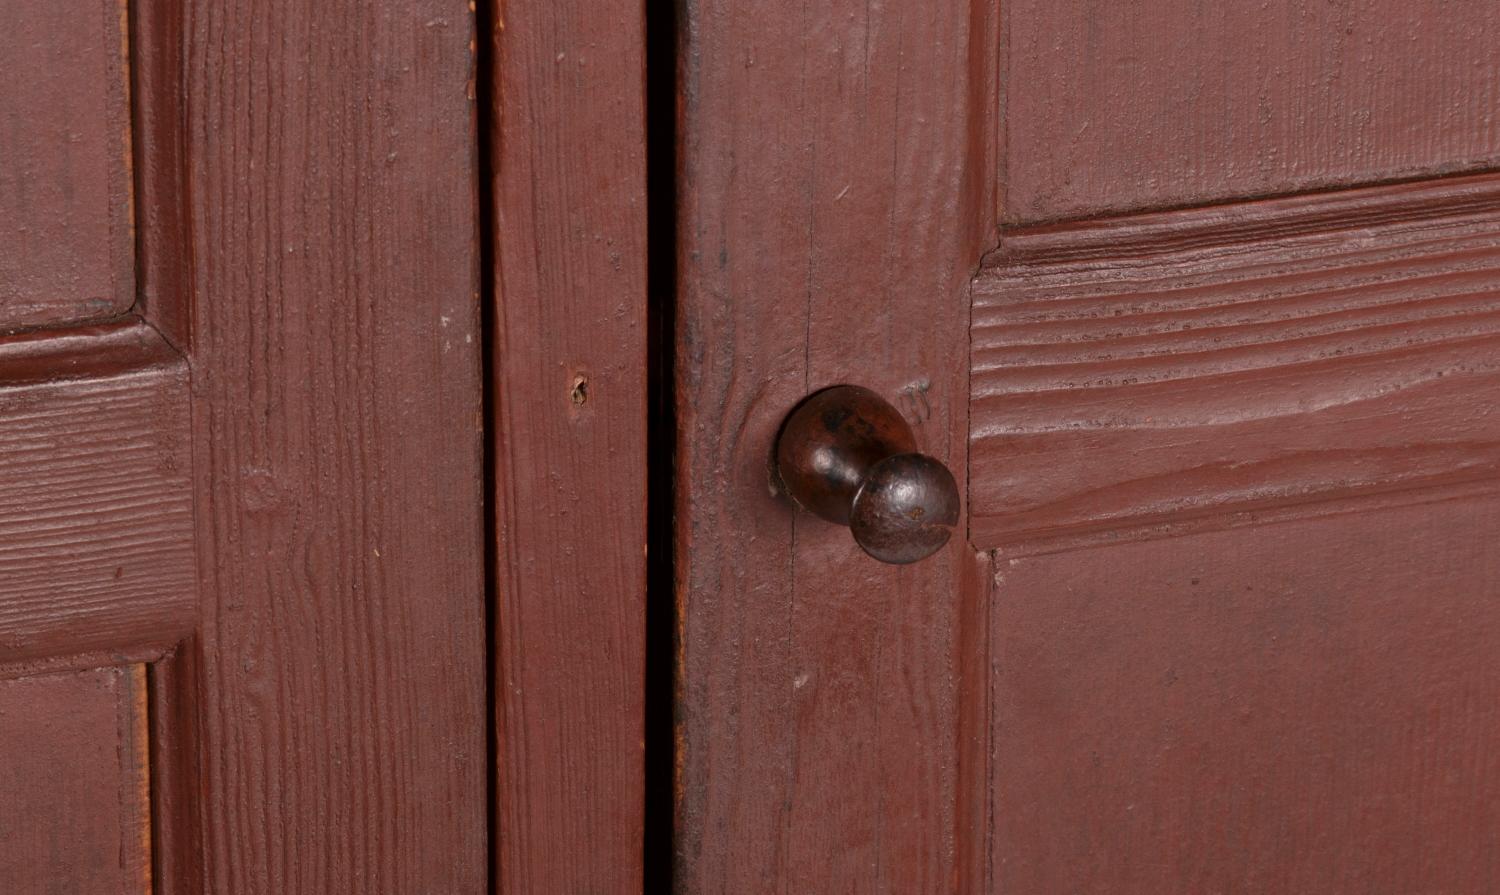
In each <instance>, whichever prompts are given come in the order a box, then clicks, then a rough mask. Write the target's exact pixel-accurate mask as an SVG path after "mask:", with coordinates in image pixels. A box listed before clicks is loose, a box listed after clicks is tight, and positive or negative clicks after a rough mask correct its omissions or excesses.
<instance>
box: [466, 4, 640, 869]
mask: <svg viewBox="0 0 1500 895" xmlns="http://www.w3.org/2000/svg"><path fill="white" fill-rule="evenodd" d="M496 15H497V16H503V18H504V22H503V27H502V23H500V22H498V21H497V22H496V27H495V30H494V32H493V34H491V35H489V36H488V38H489V39H491V40H493V42H494V44H493V57H492V58H493V60H494V67H493V70H492V73H491V74H492V89H493V90H494V95H493V97H491V99H492V103H491V105H490V108H489V109H488V110H487V111H488V113H489V126H490V127H491V128H492V131H491V135H490V148H491V157H490V159H489V161H490V163H491V170H492V171H493V172H494V181H493V203H494V204H493V208H492V209H488V211H492V212H493V214H494V224H495V226H494V228H493V233H494V240H495V242H494V246H493V249H494V258H495V269H494V271H493V275H494V278H495V279H494V284H495V288H494V298H495V306H494V313H495V318H496V332H495V339H496V341H495V344H494V364H495V366H494V378H493V380H492V381H491V386H492V388H493V389H494V395H495V401H494V414H493V416H492V418H491V424H492V425H493V427H494V431H495V436H494V437H495V445H496V451H495V463H496V469H495V487H496V493H495V507H496V513H497V520H496V522H497V525H496V536H497V550H496V559H497V565H496V568H495V574H496V576H497V594H496V597H497V600H498V612H497V614H496V618H495V645H496V656H495V688H494V694H495V700H496V706H495V711H496V723H497V736H496V741H497V749H498V754H497V755H496V756H495V757H494V761H495V763H496V774H497V777H496V782H497V791H496V799H497V804H496V806H495V817H496V822H497V827H498V829H497V833H496V835H497V836H498V839H497V841H496V843H495V855H496V858H497V861H498V866H497V867H496V868H495V875H496V877H495V878H496V882H497V886H498V891H501V892H506V893H511V892H515V893H521V892H601V893H602V892H621V893H625V892H639V891H641V886H642V874H643V869H642V848H643V835H644V831H643V824H644V822H645V821H644V818H643V808H644V798H645V796H644V791H643V786H642V778H643V772H644V754H643V753H644V746H645V744H644V741H643V738H644V736H645V731H644V728H643V724H644V721H643V713H644V696H645V691H644V671H645V610H646V602H645V601H646V578H645V576H646V475H647V474H646V425H647V418H646V400H647V398H646V339H647V329H646V325H647V324H646V136H645V107H644V95H643V93H644V88H645V83H644V78H645V60H644V58H643V53H644V35H643V33H642V32H643V27H644V24H645V23H644V19H643V18H642V16H641V10H640V5H639V4H636V3H619V2H600V0H586V2H578V0H566V2H559V0H534V2H530V0H529V2H522V3H517V2H511V3H506V4H503V5H502V6H501V7H499V8H498V9H497V10H496ZM664 821H665V818H658V819H657V821H656V822H658V823H662V822H664Z"/></svg>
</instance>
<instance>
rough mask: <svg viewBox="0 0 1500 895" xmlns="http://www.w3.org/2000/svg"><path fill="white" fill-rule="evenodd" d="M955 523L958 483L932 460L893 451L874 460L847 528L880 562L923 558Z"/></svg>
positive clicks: (944, 539) (937, 546) (942, 541)
mask: <svg viewBox="0 0 1500 895" xmlns="http://www.w3.org/2000/svg"><path fill="white" fill-rule="evenodd" d="M957 524H958V483H957V482H956V481H954V480H953V474H952V473H951V472H949V471H948V468H947V467H946V466H944V465H943V464H942V463H939V462H938V461H937V460H934V459H933V458H931V457H928V456H926V455H923V454H897V455H895V456H893V457H887V458H886V459H884V460H882V461H880V462H879V463H877V464H875V467H874V468H873V469H871V470H870V473H869V475H867V476H866V477H865V480H864V484H863V485H861V486H860V489H859V492H858V493H857V494H855V495H854V505H853V507H852V508H851V511H850V513H849V529H850V530H851V531H852V532H853V533H854V540H855V542H856V543H858V544H859V546H860V547H861V548H863V549H864V551H865V552H866V553H868V554H870V555H871V556H873V557H874V558H876V559H878V560H880V561H881V562H887V563H895V564H898V565H899V564H905V563H912V562H916V561H917V560H919V559H926V558H927V557H929V556H931V555H932V554H934V553H936V552H937V551H938V550H939V549H941V548H942V546H943V545H944V544H946V543H948V538H949V536H950V535H952V534H953V527H954V526H955V525H957Z"/></svg>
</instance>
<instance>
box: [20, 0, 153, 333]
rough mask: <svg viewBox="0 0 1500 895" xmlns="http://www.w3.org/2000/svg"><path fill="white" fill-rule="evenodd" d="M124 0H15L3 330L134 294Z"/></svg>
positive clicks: (106, 308) (73, 315)
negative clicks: (41, 0)
mask: <svg viewBox="0 0 1500 895" xmlns="http://www.w3.org/2000/svg"><path fill="white" fill-rule="evenodd" d="M125 54H126V38H125V7H124V3H123V2H122V0H80V2H75V3H15V4H10V5H8V6H7V8H6V16H5V27H4V28H3V29H0V69H3V70H4V71H6V72H8V73H9V75H10V76H9V77H8V78H7V79H6V86H5V89H4V90H3V91H0V332H6V331H14V330H18V329H22V328H25V327H33V326H42V325H46V324H57V323H61V322H66V321H84V320H96V319H101V318H105V317H111V316H114V315H116V314H119V313H122V312H123V311H125V310H126V309H127V308H129V307H130V305H131V303H132V302H133V301H134V300H135V281H134V276H133V273H132V266H133V260H132V259H133V252H134V241H133V237H132V233H131V209H130V107H129V98H128V89H127V74H126V64H125V58H126V55H125Z"/></svg>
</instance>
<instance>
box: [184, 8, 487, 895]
mask: <svg viewBox="0 0 1500 895" xmlns="http://www.w3.org/2000/svg"><path fill="white" fill-rule="evenodd" d="M184 13H185V15H186V19H185V20H184V21H185V24H184V26H183V29H182V33H183V35H184V38H185V41H186V45H185V46H186V49H185V51H184V53H183V59H184V67H183V77H184V79H185V81H184V86H183V89H184V91H185V95H186V102H185V104H184V106H183V108H184V109H185V110H186V111H185V116H186V117H185V118H184V127H185V132H184V137H183V139H184V143H185V146H186V151H185V153H184V154H183V158H185V159H186V160H187V169H186V171H185V173H184V177H185V182H186V185H187V189H186V190H185V195H186V196H187V197H188V199H189V201H190V204H189V206H188V211H189V215H188V222H189V224H190V232H191V235H192V246H191V254H190V255H189V256H188V257H190V258H191V261H192V267H191V284H192V287H193V289H192V294H193V295H194V297H195V300H196V304H195V307H194V308H193V309H192V313H191V314H190V315H187V316H186V317H185V318H184V319H187V320H190V321H191V325H192V327H193V331H192V334H191V344H192V358H193V385H194V389H195V401H194V421H195V431H196V436H197V454H196V456H197V462H196V464H195V467H196V468H195V472H196V479H197V486H198V490H197V498H198V499H197V514H198V516H197V518H198V525H199V529H198V530H199V533H200V550H201V551H202V561H201V563H200V569H201V575H202V577H201V580H202V588H203V594H204V607H203V612H204V618H203V624H202V628H201V631H200V633H199V636H198V637H197V638H195V639H194V640H193V641H192V642H191V643H190V644H189V645H188V646H187V647H186V649H188V650H190V651H191V655H188V656H185V657H182V659H181V661H180V662H179V664H178V665H177V666H176V670H175V671H174V674H176V675H177V681H176V682H175V684H174V686H175V687H177V688H178V689H177V690H176V691H175V692H174V694H173V696H172V698H171V699H170V700H169V702H168V705H169V706H170V707H171V709H172V710H173V711H176V712H182V713H192V714H195V715H196V718H197V721H198V723H199V724H200V727H199V730H198V731H197V736H198V737H199V738H200V739H199V746H198V748H197V749H195V750H194V751H193V752H192V754H193V755H194V756H196V760H197V761H198V762H199V767H200V768H201V778H200V781H199V787H200V788H199V792H198V795H199V796H200V798H199V804H198V806H197V809H196V810H197V811H198V817H199V830H200V831H201V835H202V846H201V847H202V853H201V856H200V860H199V863H200V864H201V865H202V867H203V874H204V877H205V880H204V889H205V890H206V891H211V892H224V893H241V892H245V893H248V892H275V893H286V895H294V893H316V895H344V893H373V892H400V893H434V895H438V893H441V895H456V893H480V892H485V891H487V873H486V869H485V864H486V807H485V802H486V790H487V787H486V778H487V769H486V765H487V757H486V734H485V719H486V715H487V712H486V709H485V658H484V641H485V634H484V582H483V576H484V568H483V566H484V560H483V557H484V546H483V515H482V514H483V476H482V470H481V464H482V441H481V432H482V425H483V420H482V413H481V404H480V396H481V382H480V352H479V349H480V330H479V306H478V301H477V294H478V263H477V253H476V250H475V244H476V232H475V221H476V217H477V216H476V207H475V204H476V200H475V186H476V182H475V171H476V159H475V148H474V147H475V125H474V119H475V107H474V102H473V98H472V95H471V89H472V83H471V79H472V77H473V74H474V69H473V65H474V63H473V55H472V40H473V37H474V31H473V20H472V14H471V11H470V9H469V7H468V4H467V3H466V2H465V0H418V2H409V0H408V2H378V3H371V2H367V0H332V2H330V0H320V2H312V0H272V2H258V3H248V2H245V3H223V2H218V0H190V2H186V3H185V4H184ZM177 748H179V749H180V748H181V744H178V746H177ZM179 754H181V753H180V752H179ZM180 794H181V790H178V791H176V792H175V793H174V798H175V797H176V796H177V795H180ZM175 804H176V806H177V807H176V809H175V810H179V811H180V810H187V809H186V807H185V806H184V805H183V804H182V803H181V802H176V803H175ZM177 841H178V842H179V843H182V842H188V841H190V840H189V839H183V838H179V839H178V840H177Z"/></svg>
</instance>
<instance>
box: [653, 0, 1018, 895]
mask: <svg viewBox="0 0 1500 895" xmlns="http://www.w3.org/2000/svg"><path fill="white" fill-rule="evenodd" d="M992 15H993V4H991V3H988V2H977V0H976V2H973V3H970V2H965V0H959V2H932V0H902V2H895V3H885V4H874V5H867V6H864V7H862V8H860V9H857V10H853V9H849V8H847V7H840V6H838V5H836V4H800V3H793V2H779V0H778V2H769V3H753V4H746V3H740V4H726V3H713V2H690V3H687V4H685V5H684V21H683V22H682V23H681V29H682V34H683V35H684V43H683V45H682V49H681V52H682V54H683V55H682V58H681V68H680V76H681V84H680V95H681V103H682V105H681V109H682V112H681V114H682V136H681V141H682V142H681V164H682V174H681V192H680V198H679V201H680V208H681V212H680V215H679V221H680V229H681V234H682V236H681V244H680V246H679V256H678V257H679V271H680V281H681V288H680V298H679V307H678V315H679V320H678V343H677V358H678V364H679V369H678V380H677V400H678V419H679V422H680V434H679V443H678V452H677V458H678V459H677V462H678V468H677V483H678V484H677V487H678V496H679V503H678V506H677V557H678V570H677V574H678V600H679V615H680V624H681V632H680V637H681V643H680V649H681V657H680V660H679V661H680V670H679V674H680V680H681V692H680V696H679V708H678V712H679V727H678V736H679V745H680V750H681V752H680V755H679V761H680V768H679V780H678V786H679V837H678V843H677V860H678V873H679V885H680V886H681V888H682V890H683V891H685V892H710V891H730V892H767V891H789V892H834V891H869V892H908V893H917V892H946V891H950V890H951V889H952V887H953V885H954V879H955V878H956V877H959V876H960V875H963V876H964V878H968V874H969V871H968V870H966V869H965V870H960V865H963V866H964V867H968V866H970V864H969V858H970V856H969V854H968V853H967V851H966V849H967V848H968V846H969V840H968V839H967V831H968V830H969V829H970V827H971V825H972V823H973V817H974V815H973V814H972V813H971V811H972V809H973V806H972V805H971V804H970V803H969V801H968V794H967V791H966V792H964V793H960V791H959V789H960V786H961V785H963V784H964V783H966V782H968V781H967V780H966V778H964V777H961V776H960V771H958V770H956V768H955V765H956V760H957V757H958V755H959V748H960V747H959V744H958V742H957V737H958V736H959V731H960V724H959V717H958V716H959V714H960V712H962V711H967V703H961V702H960V699H959V694H958V687H957V685H956V680H955V676H956V674H957V673H958V671H959V669H960V668H963V667H968V665H969V663H968V661H967V659H966V658H965V657H963V656H961V655H960V654H959V652H960V650H961V649H963V648H966V646H967V641H961V640H960V637H961V634H960V630H961V629H962V628H963V627H964V625H965V623H966V619H967V617H968V613H970V612H972V611H973V610H974V609H975V608H977V607H976V606H975V603H974V601H972V600H971V599H970V595H972V594H973V593H974V592H975V589H976V588H975V584H976V581H975V578H974V577H971V574H970V573H971V564H972V554H971V553H969V552H968V551H967V550H966V547H965V545H964V544H963V543H962V541H963V539H962V538H954V539H953V541H952V542H950V545H949V546H948V547H947V548H945V549H944V550H943V551H942V552H941V553H939V554H938V555H936V556H934V557H932V558H930V559H928V560H925V561H924V562H922V563H918V564H915V565H912V566H908V567H904V568H901V569H897V568H893V567H891V566H885V565H881V564H879V563H877V562H876V561H874V560H872V559H870V558H869V557H867V556H865V555H864V554H863V553H862V552H861V551H860V550H859V548H858V547H857V546H855V545H854V544H853V543H852V542H851V540H850V538H849V533H848V531H847V530H846V529H843V528H841V527H838V526H835V525H831V524H829V523H826V522H823V521H822V520H819V519H816V518H813V517H812V516H810V515H806V514H802V515H798V514H796V513H794V512H793V510H792V508H791V506H790V504H789V502H788V501H787V500H786V499H785V498H783V497H780V496H778V495H776V494H775V493H774V489H773V488H772V487H770V473H769V468H768V464H769V461H770V460H771V456H772V448H773V444H774V442H775V438H776V433H777V431H778V429H779V428H780V426H781V423H782V420H783V419H784V417H785V415H786V414H787V413H788V412H789V411H790V410H791V409H792V408H793V407H794V406H796V405H797V404H798V402H799V401H801V400H802V399H803V398H804V397H805V396H806V395H807V394H809V393H811V392H813V391H816V390H818V389H820V388H822V387H824V386H829V385H835V384H840V383H847V384H855V385H861V386H865V387H868V388H870V389H872V390H873V391H875V392H876V393H877V394H880V395H882V396H883V397H884V398H885V399H886V400H889V401H892V402H896V401H898V400H901V397H900V396H901V395H902V393H903V390H905V389H908V388H912V389H913V390H916V389H917V385H916V384H918V383H927V384H930V385H928V386H926V388H927V391H926V392H925V396H926V398H927V399H928V403H929V404H930V406H931V413H930V415H928V414H925V413H924V414H922V415H921V416H920V417H919V418H918V419H917V420H914V422H915V423H917V424H916V425H914V429H915V431H916V438H917V442H918V448H919V449H920V450H921V451H923V452H926V453H929V454H931V455H933V456H935V457H937V458H938V459H939V460H941V461H942V462H944V463H946V464H947V465H948V467H949V468H950V469H952V470H953V471H954V473H955V475H958V476H960V481H959V487H960V493H962V489H963V487H964V483H963V480H962V475H963V470H964V469H965V468H966V463H965V451H964V447H965V442H966V438H965V433H966V432H967V420H966V407H967V387H966V385H965V383H966V382H967V376H968V357H967V353H966V352H965V351H964V349H963V346H964V345H965V344H966V337H967V332H968V307H967V283H968V280H969V278H970V276H971V274H972V271H973V267H974V264H975V263H977V261H978V258H979V256H980V254H981V253H982V252H983V251H984V249H986V248H988V247H990V246H991V245H992V244H993V231H992V229H991V226H992V222H993V218H992V216H991V210H992V208H993V203H992V193H991V192H990V186H991V182H992V172H993V171H994V167H993V164H994V159H993V156H992V154H991V148H992V147H991V143H990V130H989V127H990V126H992V124H993V119H992V118H990V112H989V110H990V109H991V108H993V103H994V97H993V94H992V92H991V91H992V90H993V87H994V84H995V75H994V70H993V67H992V61H993V60H992V55H991V53H992V50H993V34H994V32H993V30H992V28H993V20H992V19H991V16H992ZM964 730H965V733H966V735H967V734H968V733H972V729H971V728H968V727H966V728H964ZM960 828H962V829H963V830H964V831H965V834H964V835H965V838H964V840H963V841H962V842H960V841H959V838H960V834H959V833H958V830H959V829H960Z"/></svg>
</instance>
